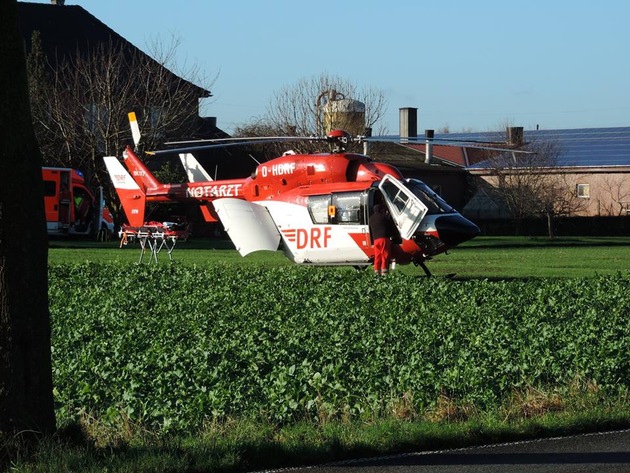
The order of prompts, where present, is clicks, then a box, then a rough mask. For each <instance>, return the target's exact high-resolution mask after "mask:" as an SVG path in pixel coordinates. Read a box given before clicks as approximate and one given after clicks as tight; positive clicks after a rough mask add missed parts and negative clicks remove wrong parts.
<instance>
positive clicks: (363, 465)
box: [282, 430, 630, 473]
mask: <svg viewBox="0 0 630 473" xmlns="http://www.w3.org/2000/svg"><path fill="white" fill-rule="evenodd" d="M282 471H291V472H302V471H303V472H304V473H359V472H360V473H425V472H431V473H453V472H457V473H498V472H509V473H521V472H536V473H543V472H553V473H559V472H562V473H564V472H571V473H584V472H597V473H600V472H605V473H607V472H615V473H630V430H623V431H615V432H607V433H599V434H587V435H578V436H572V437H563V438H553V439H544V440H535V441H527V442H515V443H508V444H498V445H490V446H485V447H475V448H464V449H457V450H444V451H439V452H422V453H415V454H406V455H397V456H390V457H381V458H373V459H365V460H353V461H347V462H342V463H334V464H328V465H322V466H311V467H308V468H295V469H289V470H282Z"/></svg>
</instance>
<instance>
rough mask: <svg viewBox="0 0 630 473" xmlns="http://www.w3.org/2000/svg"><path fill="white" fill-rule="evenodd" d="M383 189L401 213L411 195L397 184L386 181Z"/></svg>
mask: <svg viewBox="0 0 630 473" xmlns="http://www.w3.org/2000/svg"><path fill="white" fill-rule="evenodd" d="M381 190H382V191H383V193H384V194H385V195H386V196H387V198H388V199H389V201H390V202H391V203H392V204H393V205H394V207H396V209H397V210H398V212H399V213H402V212H403V211H404V209H405V206H406V205H407V200H409V196H408V195H407V194H405V193H404V192H403V191H402V190H400V189H399V188H398V187H397V186H396V185H395V184H393V183H391V182H386V183H385V184H384V185H382V187H381Z"/></svg>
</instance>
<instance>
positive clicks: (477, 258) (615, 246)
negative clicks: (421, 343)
mask: <svg viewBox="0 0 630 473" xmlns="http://www.w3.org/2000/svg"><path fill="white" fill-rule="evenodd" d="M140 254H141V252H140V247H139V246H138V244H137V243H136V244H129V245H127V246H125V247H123V248H119V244H118V242H111V243H92V242H81V241H75V242H66V241H63V240H61V241H59V240H58V241H53V242H52V243H51V247H50V251H49V260H50V262H51V263H62V262H81V261H94V262H112V261H118V262H126V263H135V262H138V261H139V259H140ZM172 256H173V260H174V262H175V263H177V264H185V265H187V264H197V265H199V266H206V265H207V266H212V265H213V264H216V263H219V262H223V263H227V262H230V263H234V264H237V265H250V264H254V265H259V264H262V265H268V266H277V265H291V264H292V263H290V262H289V260H287V259H286V258H285V257H284V255H283V254H282V253H281V252H275V253H271V252H258V253H255V254H251V255H248V256H247V257H245V258H243V257H241V256H240V255H239V254H238V252H236V250H234V249H233V246H232V245H231V244H230V243H229V242H226V241H221V240H191V241H188V242H183V243H179V244H178V245H177V246H176V248H175V250H174V252H173V254H172ZM158 261H159V264H162V265H164V264H168V262H169V258H168V255H167V254H166V252H165V251H162V252H161V253H160V254H159V255H158ZM149 262H150V254H149V253H146V254H145V255H144V257H143V264H145V263H149ZM629 262H630V237H601V238H595V237H572V238H557V239H555V240H552V241H550V240H549V239H547V238H524V237H480V238H476V239H474V240H472V241H470V242H468V243H466V244H464V245H462V246H460V247H457V248H455V249H453V250H452V251H450V252H449V253H448V254H446V255H439V256H437V257H436V258H435V259H433V260H432V261H429V262H428V263H427V265H428V267H429V269H430V270H431V272H432V273H433V274H434V275H435V276H446V275H451V274H455V275H456V277H457V278H541V277H552V278H567V277H568V278H573V277H592V276H596V275H604V274H614V273H616V272H617V271H625V270H628V269H630V264H629ZM398 268H399V269H398V271H399V272H402V273H404V274H417V275H424V272H423V271H422V270H421V269H420V268H416V267H414V266H413V265H411V266H399V267H398Z"/></svg>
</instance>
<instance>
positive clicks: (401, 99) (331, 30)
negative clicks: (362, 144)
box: [36, 0, 630, 133]
mask: <svg viewBox="0 0 630 473" xmlns="http://www.w3.org/2000/svg"><path fill="white" fill-rule="evenodd" d="M36 3H49V2H48V1H42V0H38V1H36ZM66 5H80V6H82V7H83V8H84V9H86V10H87V11H89V12H90V13H91V14H92V15H94V16H95V17H97V18H98V19H99V20H100V21H102V22H103V23H105V24H106V25H108V26H109V27H110V28H111V29H113V30H114V31H116V32H117V33H118V34H120V35H121V36H123V37H125V38H126V39H127V40H128V41H130V42H131V43H133V44H134V45H135V46H137V47H139V48H140V49H142V50H143V51H145V52H149V51H150V50H151V45H154V44H156V43H160V44H163V45H167V44H172V41H175V42H177V44H178V46H177V49H176V57H175V66H176V69H178V70H174V72H180V71H182V72H186V71H193V70H196V71H197V72H196V73H195V74H194V75H195V76H198V77H200V80H201V83H198V85H200V86H203V87H207V88H209V89H210V90H211V92H212V94H213V97H212V98H210V99H205V100H204V101H203V105H202V113H201V114H202V115H204V116H215V117H217V126H218V127H219V128H221V129H223V130H224V131H226V132H228V133H231V132H232V131H233V129H234V128H235V127H236V126H239V125H244V124H247V123H251V122H252V121H253V120H255V119H256V118H261V117H263V116H264V115H265V113H266V111H267V109H268V107H269V105H270V103H271V102H272V100H273V96H274V93H277V92H278V91H280V90H281V89H282V88H286V87H291V86H292V85H295V84H297V83H298V82H299V81H300V80H303V79H310V78H313V77H319V76H320V75H322V74H324V73H325V74H328V75H332V76H339V77H342V78H343V79H345V80H347V81H349V82H351V83H353V84H355V85H356V86H357V87H358V88H362V87H366V88H375V89H378V90H380V91H382V93H383V95H384V96H385V98H386V100H387V103H388V107H387V112H386V114H385V116H384V118H383V119H382V121H381V123H380V128H381V129H384V131H386V132H389V133H398V126H399V125H398V124H399V118H398V117H399V109H400V108H403V107H415V108H417V109H418V132H419V133H421V132H423V130H425V129H434V130H436V131H440V130H442V131H443V130H445V129H448V130H449V131H450V132H462V131H471V132H472V131H495V130H499V129H503V128H504V127H505V126H506V125H510V126H523V127H524V128H525V129H535V128H536V127H539V128H540V129H560V128H588V127H616V126H630V28H628V24H627V22H628V18H630V2H628V1H627V0H599V1H593V0H528V1H527V2H524V1H521V2H513V1H506V0H496V1H495V0H476V1H475V0H434V1H432V2H428V1H425V0H391V1H377V0H318V1H313V0H311V1H300V0H292V1H285V0H223V1H216V0H178V1H164V0H66ZM184 77H185V78H188V77H186V76H185V75H184Z"/></svg>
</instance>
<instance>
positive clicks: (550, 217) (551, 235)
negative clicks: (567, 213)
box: [547, 212, 556, 240]
mask: <svg viewBox="0 0 630 473" xmlns="http://www.w3.org/2000/svg"><path fill="white" fill-rule="evenodd" d="M547 235H549V239H550V240H553V239H554V238H555V236H556V234H555V233H554V231H553V214H552V213H551V212H547Z"/></svg>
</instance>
